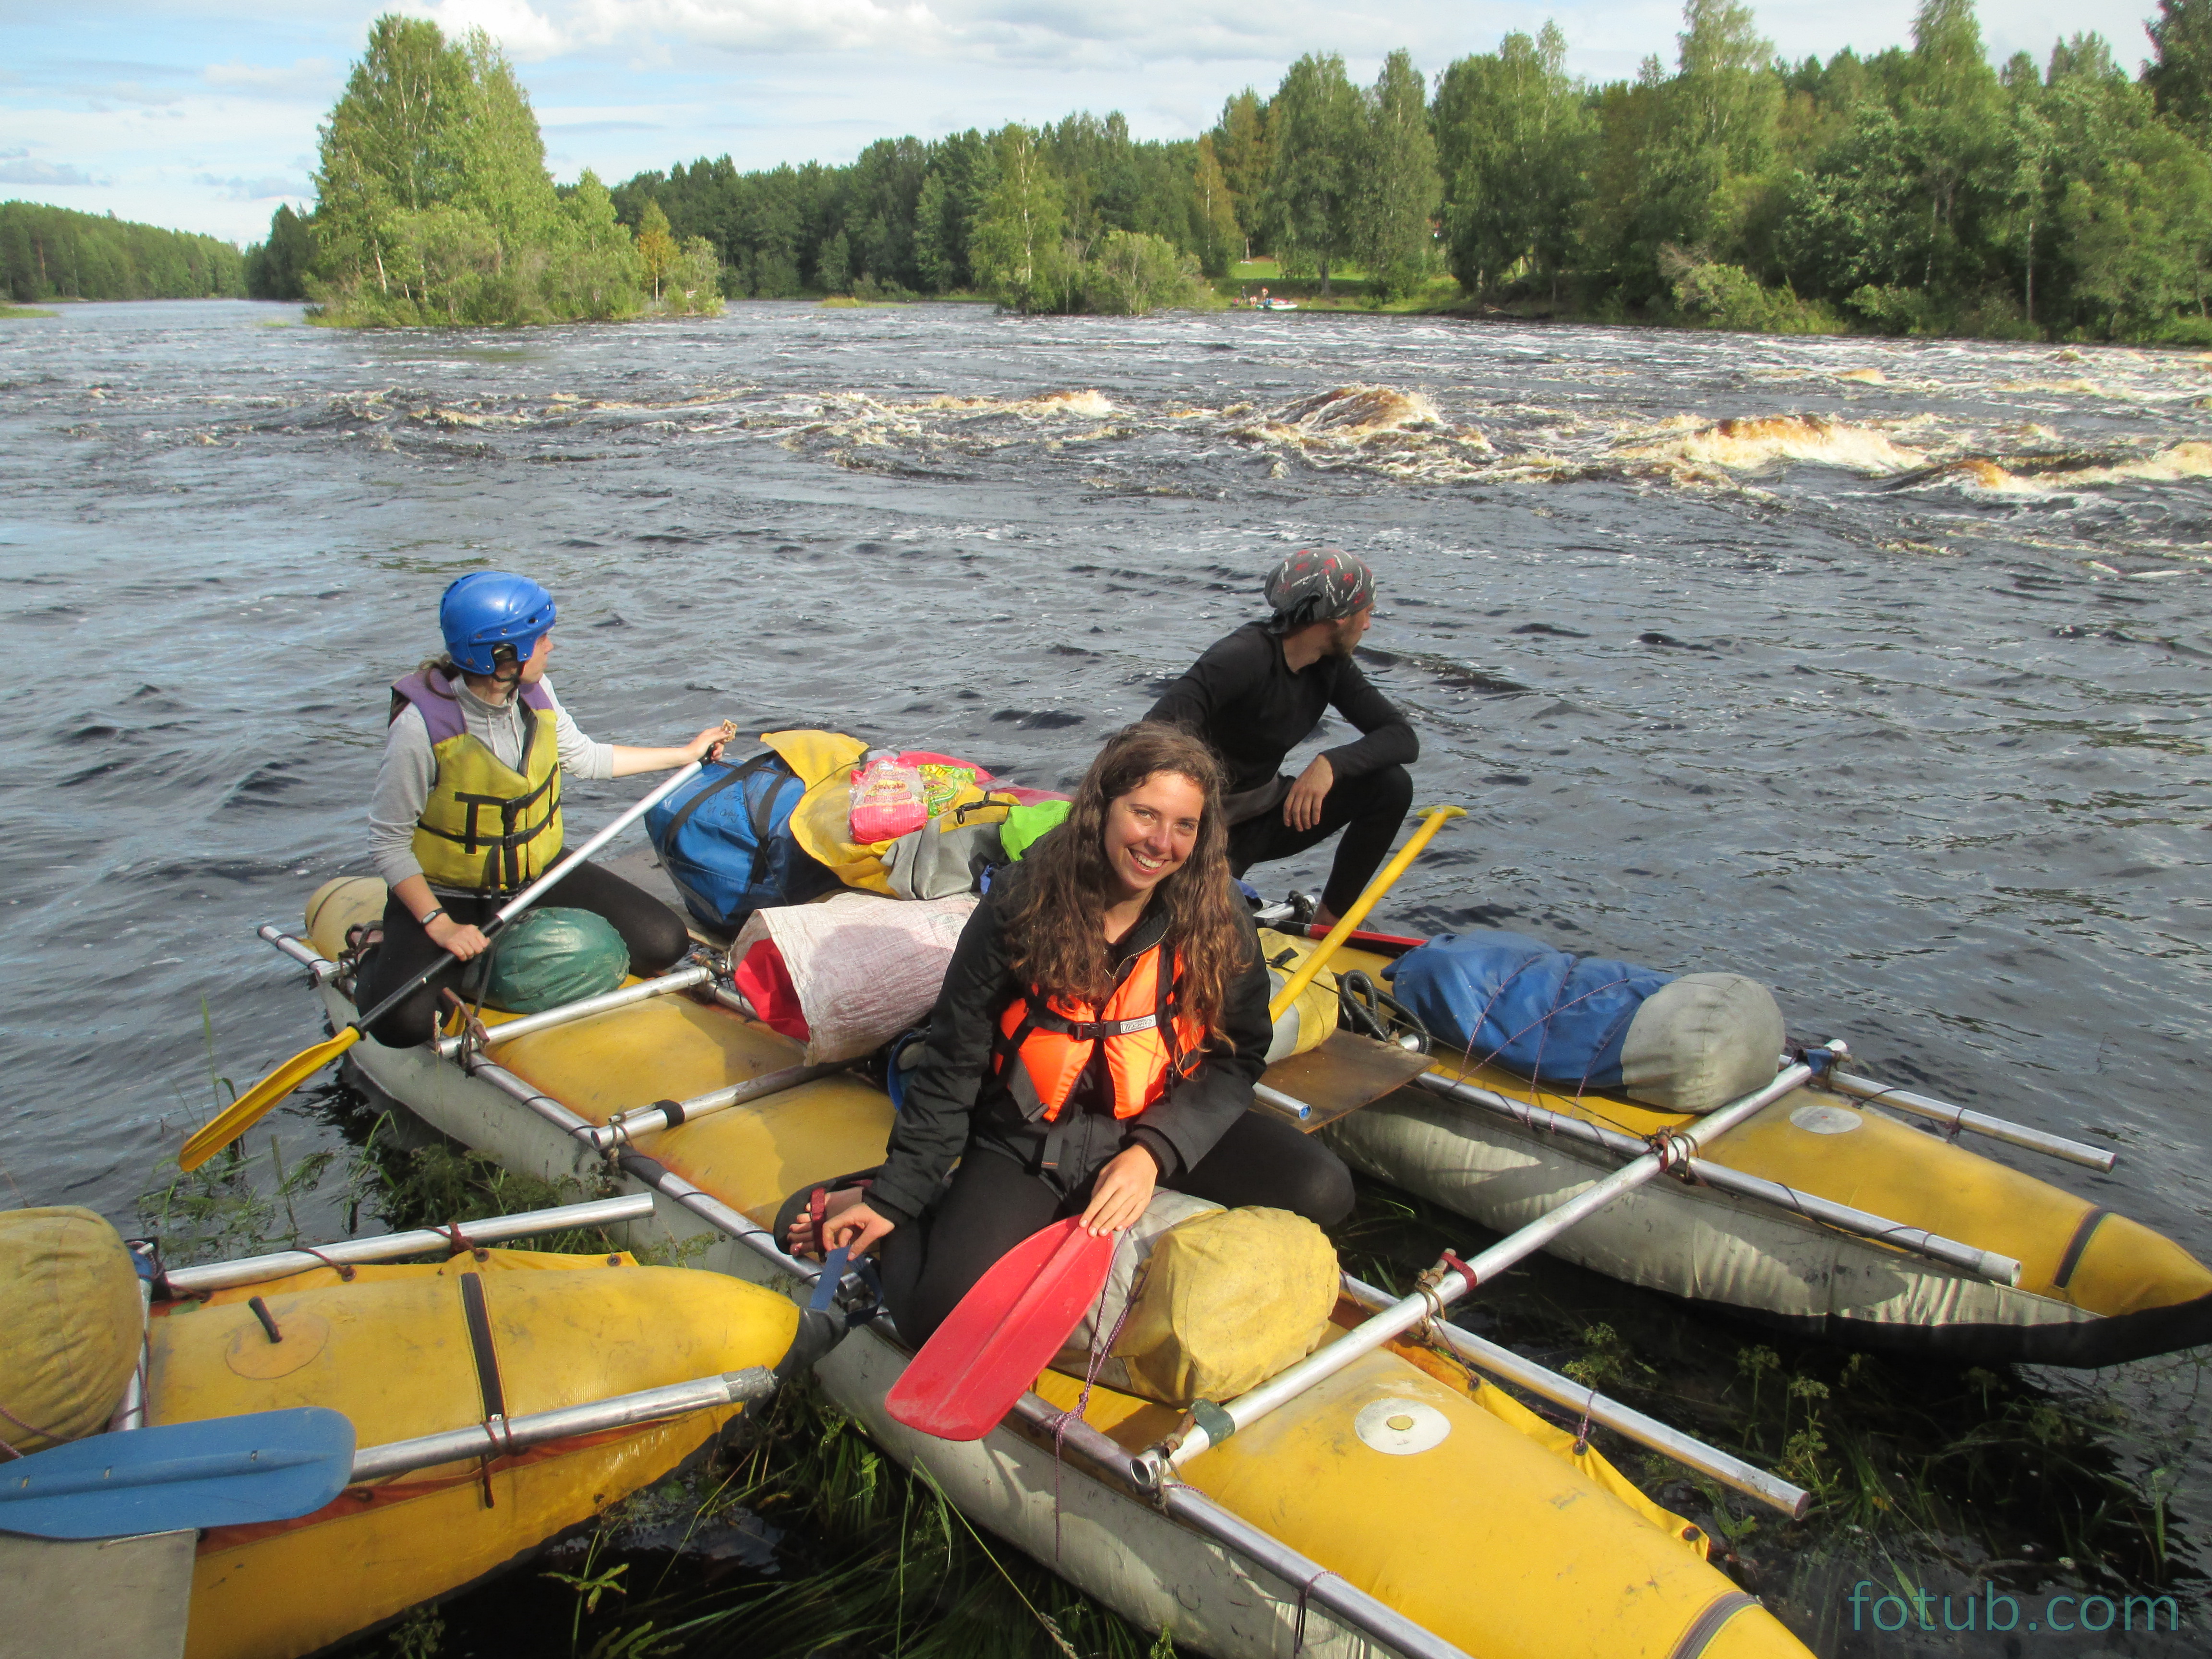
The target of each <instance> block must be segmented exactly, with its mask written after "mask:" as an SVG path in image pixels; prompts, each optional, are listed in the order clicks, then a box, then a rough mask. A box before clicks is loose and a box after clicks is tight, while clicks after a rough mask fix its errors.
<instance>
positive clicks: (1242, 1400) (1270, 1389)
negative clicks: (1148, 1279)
mask: <svg viewBox="0 0 2212 1659" xmlns="http://www.w3.org/2000/svg"><path fill="white" fill-rule="evenodd" d="M1830 1047H1832V1048H1840V1045H1839V1044H1831V1045H1830ZM1812 1077H1813V1068H1812V1067H1811V1066H1802V1065H1800V1066H1791V1067H1790V1068H1789V1070H1787V1071H1785V1072H1784V1073H1782V1074H1781V1075H1780V1076H1778V1077H1777V1078H1776V1079H1774V1080H1773V1081H1772V1082H1771V1083H1770V1084H1768V1085H1766V1086H1765V1088H1763V1089H1759V1090H1756V1091H1753V1092H1752V1093H1751V1094H1748V1095H1746V1096H1745V1097H1743V1098H1742V1099H1741V1100H1738V1101H1735V1102H1732V1103H1729V1105H1726V1106H1723V1107H1722V1108H1721V1109H1719V1110H1718V1111H1716V1112H1712V1113H1710V1114H1708V1115H1706V1116H1705V1117H1703V1118H1700V1119H1699V1121H1697V1122H1695V1123H1693V1124H1691V1125H1688V1126H1687V1127H1684V1128H1682V1129H1680V1130H1679V1131H1677V1132H1676V1133H1674V1134H1672V1135H1670V1136H1668V1142H1667V1148H1666V1151H1665V1152H1663V1153H1662V1152H1646V1153H1645V1154H1644V1156H1643V1157H1641V1158H1637V1159H1635V1160H1633V1161H1632V1162H1631V1163H1628V1164H1623V1165H1621V1167H1620V1168H1619V1169H1618V1170H1614V1171H1613V1173H1612V1174H1610V1175H1608V1176H1605V1177H1604V1178H1603V1179H1602V1180H1601V1181H1598V1182H1595V1184H1593V1185H1591V1186H1589V1187H1587V1188H1584V1189H1583V1191H1582V1192H1580V1193H1578V1194H1576V1195H1575V1196H1574V1197H1572V1198H1571V1199H1569V1200H1567V1201H1566V1202H1565V1203H1564V1204H1562V1205H1560V1206H1559V1207H1558V1208H1557V1209H1554V1210H1553V1211H1552V1212H1550V1213H1549V1214H1547V1215H1545V1216H1543V1217H1542V1218H1540V1219H1538V1220H1535V1221H1532V1222H1530V1223H1529V1224H1528V1225H1527V1226H1525V1227H1523V1228H1522V1229H1521V1230H1520V1231H1517V1232H1513V1233H1509V1234H1507V1235H1506V1237H1504V1238H1501V1239H1500V1240H1498V1243H1495V1244H1493V1245H1492V1246H1491V1247H1490V1248H1489V1249H1486V1250H1484V1251H1482V1252H1481V1253H1480V1255H1476V1256H1475V1257H1474V1259H1473V1260H1472V1261H1465V1262H1460V1261H1456V1260H1455V1259H1454V1260H1453V1264H1452V1271H1450V1272H1449V1273H1446V1274H1445V1275H1444V1276H1443V1279H1441V1280H1440V1281H1439V1282H1438V1283H1437V1285H1436V1287H1435V1288H1434V1289H1433V1290H1428V1289H1425V1290H1423V1291H1421V1292H1420V1293H1419V1295H1415V1296H1409V1297H1404V1298H1402V1299H1401V1300H1400V1301H1399V1302H1397V1303H1395V1304H1393V1305H1392V1306H1391V1307H1390V1308H1389V1310H1387V1311H1385V1312H1383V1313H1378V1314H1376V1316H1375V1317H1374V1318H1372V1319H1370V1320H1369V1321H1368V1322H1366V1323H1365V1324H1364V1325H1362V1326H1360V1327H1359V1328H1358V1329H1357V1330H1355V1331H1352V1332H1350V1333H1348V1334H1346V1335H1344V1336H1341V1337H1340V1338H1338V1339H1337V1340H1335V1341H1334V1342H1332V1343H1330V1344H1329V1345H1328V1346H1327V1347H1325V1348H1323V1349H1321V1350H1320V1351H1319V1352H1316V1353H1311V1354H1309V1355H1307V1356H1306V1358H1304V1359H1301V1360H1300V1361H1298V1363H1297V1364H1295V1365H1292V1366H1290V1367H1288V1368H1287V1369H1285V1370H1281V1371H1279V1372H1277V1373H1276V1374H1275V1375H1274V1376H1273V1377H1270V1378H1269V1379H1268V1380H1267V1382H1265V1383H1261V1384H1260V1386H1259V1387H1258V1388H1256V1389H1251V1390H1250V1391H1249V1392H1248V1393H1245V1394H1242V1395H1238V1396H1237V1398H1236V1399H1234V1400H1232V1401H1229V1402H1228V1403H1227V1404H1226V1405H1216V1406H1213V1407H1212V1413H1219V1416H1218V1417H1217V1418H1215V1421H1216V1422H1217V1423H1218V1422H1219V1420H1220V1419H1221V1418H1225V1419H1227V1422H1228V1427H1227V1429H1226V1431H1225V1434H1224V1435H1223V1436H1218V1437H1217V1436H1215V1435H1214V1434H1212V1433H1211V1432H1210V1431H1208V1430H1207V1429H1206V1426H1205V1425H1203V1424H1201V1423H1200V1422H1199V1421H1197V1420H1196V1418H1195V1417H1194V1418H1193V1419H1192V1420H1191V1421H1190V1422H1188V1424H1186V1425H1184V1426H1183V1427H1182V1428H1181V1429H1179V1430H1178V1431H1176V1434H1174V1435H1171V1436H1170V1437H1169V1438H1168V1439H1167V1440H1165V1441H1164V1442H1162V1443H1160V1444H1159V1445H1158V1446H1156V1447H1154V1448H1152V1449H1151V1450H1149V1451H1147V1452H1146V1454H1145V1456H1146V1457H1147V1458H1152V1457H1155V1456H1157V1457H1159V1458H1160V1459H1162V1460H1163V1461H1164V1462H1166V1463H1167V1464H1169V1465H1170V1466H1172V1467H1176V1468H1180V1467H1181V1466H1182V1465H1183V1464H1185V1463H1188V1462H1189V1461H1190V1460H1191V1459H1192V1458H1194V1457H1196V1456H1198V1455H1200V1453H1201V1452H1203V1451H1205V1450H1206V1448H1207V1447H1209V1446H1211V1445H1212V1444H1213V1443H1214V1442H1215V1440H1216V1439H1217V1438H1225V1437H1226V1435H1227V1434H1234V1433H1235V1432H1236V1431H1237V1430H1239V1429H1244V1428H1249V1427H1250V1426H1251V1425H1253V1424H1254V1423H1256V1422H1257V1421H1259V1420H1260V1419H1261V1418H1263V1417H1265V1416H1267V1413H1270V1412H1272V1411H1274V1410H1276V1409H1277V1408H1279V1407H1281V1406H1283V1405H1285V1404H1287V1403H1288V1402H1289V1401H1292V1400H1294V1399H1296V1398H1297V1396H1298V1395H1301V1394H1304V1392H1305V1391H1306V1390H1307V1389H1310V1388H1311V1387H1313V1385H1314V1384H1315V1383H1318V1382H1320V1381H1322V1379H1323V1378H1324V1377H1328V1376H1334V1375H1335V1374H1336V1373H1337V1372H1339V1371H1340V1370H1343V1369H1344V1368H1345V1367H1346V1366H1347V1365H1349V1364H1352V1362H1353V1361H1355V1360H1357V1359H1358V1358H1361V1357H1362V1356H1364V1355H1365V1354H1369V1353H1371V1352H1374V1351H1375V1350H1376V1349H1377V1348H1379V1347H1381V1346H1383V1344H1384V1343H1386V1342H1388V1341H1389V1340H1391V1339H1392V1338H1393V1337H1395V1336H1396V1335H1398V1334H1400V1333H1401V1332H1402V1331H1407V1330H1410V1329H1411V1328H1413V1326H1415V1325H1418V1324H1419V1323H1420V1322H1422V1321H1423V1320H1425V1319H1430V1318H1433V1317H1435V1316H1437V1315H1438V1314H1440V1313H1442V1312H1443V1310H1444V1308H1445V1306H1446V1305H1447V1304H1449V1303H1451V1302H1453V1301H1455V1300H1456V1299H1457V1298H1458V1297H1462V1296H1463V1295H1465V1294H1466V1293H1467V1292H1468V1291H1470V1290H1472V1289H1473V1288H1474V1286H1475V1285H1481V1284H1486V1283H1488V1282H1489V1281H1490V1280H1491V1279H1495V1278H1496V1277H1497V1276H1498V1274H1499V1273H1503V1272H1504V1271H1505V1269H1506V1268H1508V1267H1511V1266H1512V1265H1513V1264H1514V1263H1515V1262H1516V1261H1520V1260H1522V1258H1523V1257H1524V1256H1528V1255H1534V1254H1535V1253H1536V1252H1537V1251H1538V1250H1541V1249H1543V1248H1544V1246H1545V1245H1547V1244H1548V1243H1551V1242H1552V1241H1553V1239H1554V1238H1557V1237H1559V1235H1560V1234H1561V1233H1563V1232H1565V1231H1567V1230H1568V1229H1569V1228H1570V1227H1571V1226H1573V1225H1575V1224H1576V1223H1577V1222H1578V1221H1580V1220H1581V1219H1582V1218H1583V1217H1584V1216H1587V1215H1589V1214H1590V1213H1591V1212H1593V1211H1596V1210H1601V1209H1603V1208H1604V1207H1605V1206H1607V1205H1608V1204H1610V1203H1612V1202H1613V1200H1615V1199H1617V1198H1620V1196H1622V1195H1623V1194H1626V1193H1630V1192H1632V1191H1634V1190H1635V1189H1636V1188H1638V1187H1641V1186H1643V1185H1644V1183H1645V1182H1650V1181H1653V1180H1656V1178H1657V1177H1658V1176H1660V1174H1661V1173H1662V1172H1663V1171H1664V1170H1666V1169H1667V1168H1668V1166H1669V1165H1671V1164H1677V1163H1680V1162H1681V1161H1683V1160H1684V1159H1686V1158H1690V1157H1692V1156H1693V1155H1694V1154H1695V1153H1696V1152H1697V1150H1698V1147H1699V1144H1700V1143H1701V1142H1702V1141H1704V1140H1705V1139H1708V1138H1712V1137H1718V1136H1720V1135H1723V1134H1726V1133H1728V1132H1729V1130H1730V1129H1733V1128H1735V1127H1736V1125H1738V1124H1739V1123H1741V1122H1743V1121H1746V1120H1747V1119H1748V1118H1751V1117H1754V1116H1756V1115H1758V1114H1759V1113H1760V1112H1762V1111H1765V1109H1766V1108H1768V1107H1769V1106H1771V1105H1772V1104H1773V1103H1775V1102H1776V1101H1778V1100H1779V1099H1781V1098H1782V1097H1784V1096H1785V1095H1787V1094H1790V1093H1791V1092H1792V1091H1795V1090H1797V1089H1801V1088H1802V1087H1803V1086H1804V1085H1806V1084H1807V1083H1808V1082H1810V1081H1811V1080H1812ZM1212 1413H1209V1415H1212Z"/></svg>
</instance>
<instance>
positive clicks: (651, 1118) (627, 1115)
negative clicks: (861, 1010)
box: [580, 1060, 848, 1152]
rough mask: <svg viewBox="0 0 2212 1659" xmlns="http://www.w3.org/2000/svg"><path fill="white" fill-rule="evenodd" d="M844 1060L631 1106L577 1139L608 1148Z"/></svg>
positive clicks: (775, 1090) (825, 1072)
mask: <svg viewBox="0 0 2212 1659" xmlns="http://www.w3.org/2000/svg"><path fill="white" fill-rule="evenodd" d="M847 1064H848V1062H846V1061H842V1060H841V1061H838V1062H837V1063H836V1064H834V1065H828V1066H786V1067H785V1068H784V1069H783V1070H781V1071H780V1072H766V1073H762V1074H761V1075H760V1076H759V1077H757V1078H754V1079H751V1080H750V1081H749V1082H745V1083H733V1084H732V1085H730V1086H729V1087H728V1088H726V1089H715V1090H713V1091H710V1092H708V1093H707V1094H703V1095H694V1096H693V1097H691V1098H690V1099H689V1100H683V1101H676V1102H673V1103H670V1104H667V1105H663V1106H636V1107H633V1108H631V1109H629V1111H627V1112H617V1113H616V1114H615V1115H614V1116H612V1117H611V1118H609V1119H608V1120H607V1121H606V1122H605V1123H604V1124H597V1125H593V1126H592V1127H590V1128H589V1129H588V1130H587V1132H586V1133H585V1134H584V1135H582V1136H580V1139H583V1140H584V1141H585V1142H586V1144H588V1145H589V1146H591V1148H592V1151H593V1152H612V1151H613V1150H614V1149H615V1148H616V1147H617V1146H624V1145H626V1144H628V1143H629V1142H631V1141H634V1140H635V1139H637V1137H638V1136H640V1135H649V1134H654V1133H658V1132H659V1131H660V1130H662V1129H666V1128H671V1127H674V1126H675V1125H677V1124H679V1123H689V1122H690V1121H691V1120H692V1119H693V1118H695V1117H707V1116H710V1115H713V1114H714V1113H716V1112H720V1111H726V1110H727V1109H729V1108H731V1107H732V1106H742V1105H744V1103H746V1102H747V1101H752V1100H760V1099H763V1098H765V1097H768V1096H769V1095H780V1094H781V1093H782V1092H783V1091H785V1090H787V1089H796V1088H797V1087H798V1086H799V1085H800V1084H802V1083H811V1082H812V1081H813V1080H814V1079H816V1078H818V1077H827V1076H829V1074H830V1073H832V1072H842V1071H843V1070H844V1069H845V1067H846V1065H847Z"/></svg>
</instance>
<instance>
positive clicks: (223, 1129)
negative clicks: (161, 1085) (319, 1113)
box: [177, 1025, 361, 1170]
mask: <svg viewBox="0 0 2212 1659" xmlns="http://www.w3.org/2000/svg"><path fill="white" fill-rule="evenodd" d="M360 1041H361V1032H360V1030H358V1029H357V1028H356V1027H354V1026H351V1025H349V1026H347V1027H346V1028H345V1030H343V1031H340V1032H339V1033H338V1034H337V1036H334V1037H331V1039H329V1040H328V1041H327V1042H318V1043H317V1044H316V1045H315V1046H314V1047H313V1048H302V1049H301V1050H300V1052H299V1053H298V1054H295V1055H293V1056H292V1058H291V1059H289V1060H286V1061H285V1062H284V1063H283V1065H282V1066H278V1067H277V1068H276V1070H275V1071H273V1072H271V1073H269V1075H268V1076H267V1077H264V1078H263V1079H261V1081H260V1082H258V1083H257V1084H255V1085H253V1086H252V1088H251V1089H248V1090H247V1091H246V1092H245V1093H244V1094H242V1095H240V1096H239V1097H238V1098H237V1099H236V1100H234V1101H232V1102H231V1103H230V1104H229V1105H228V1106H226V1107H225V1108H223V1109H222V1111H221V1112H220V1113H219V1114H217V1115H216V1120H215V1121H214V1122H212V1123H210V1124H209V1125H208V1126H207V1127H205V1128H204V1129H201V1130H200V1131H199V1132H198V1133H196V1134H194V1135H193V1136H192V1138H191V1139H190V1140H187V1141H186V1142H185V1150H184V1151H183V1152H179V1153H178V1154H177V1167H178V1168H179V1169H180V1170H197V1169H198V1168H199V1167H200V1165H201V1164H204V1163H206V1162H207V1161H208V1160H209V1159H210V1158H213V1157H214V1156H215V1155H216V1153H217V1152H221V1151H222V1149H223V1148H224V1147H226V1146H229V1145H230V1143H231V1142H232V1141H234V1140H235V1139H238V1138H239V1136H240V1135H242V1134H244V1133H246V1131H247V1130H248V1129H251V1128H252V1127H253V1126H254V1125H255V1124H257V1123H258V1122H260V1121H261V1120H262V1119H263V1118H264V1117H265V1116H267V1115H268V1114H269V1111H270V1109H271V1108H272V1107H274V1106H275V1105H276V1103H277V1102H278V1101H280V1100H282V1099H283V1098H284V1097H285V1096H287V1095H289V1094H290V1093H291V1092H292V1091H293V1090H295V1089H296V1088H298V1087H299V1086H300V1085H301V1084H302V1083H305V1082H306V1081H307V1079H309V1078H311V1077H313V1076H314V1074H315V1073H318V1072H319V1071H321V1070H322V1069H323V1067H324V1066H327V1065H329V1064H330V1063H331V1061H332V1060H336V1059H337V1057H338V1056H339V1055H340V1054H343V1053H344V1052H345V1051H346V1050H347V1049H349V1048H352V1047H353V1045H354V1044H355V1043H356V1042H360Z"/></svg>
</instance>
